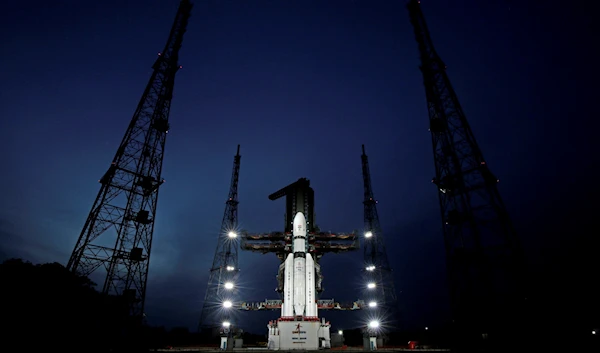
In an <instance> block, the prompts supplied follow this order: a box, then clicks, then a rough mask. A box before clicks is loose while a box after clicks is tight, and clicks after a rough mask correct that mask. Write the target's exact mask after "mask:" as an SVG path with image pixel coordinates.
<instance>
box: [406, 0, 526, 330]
mask: <svg viewBox="0 0 600 353" xmlns="http://www.w3.org/2000/svg"><path fill="white" fill-rule="evenodd" d="M407 8H408V11H409V14H410V20H411V22H412V25H413V27H414V32H415V36H416V40H417V43H418V47H419V52H420V57H421V66H420V69H421V72H422V74H423V79H424V85H425V93H426V100H427V109H428V112H429V123H430V127H429V130H430V132H431V138H432V143H433V152H434V162H435V171H436V176H435V178H434V179H433V183H434V184H435V185H436V186H437V188H438V190H439V193H438V195H439V201H440V208H441V216H442V224H443V235H444V242H445V248H446V258H447V265H448V275H449V280H450V292H451V300H452V309H453V310H452V311H453V314H452V315H453V321H454V324H455V328H457V329H458V330H459V332H460V333H461V334H465V335H471V337H479V338H482V337H487V335H488V333H489V334H491V333H492V332H493V331H496V332H501V331H504V329H503V328H501V327H500V326H498V325H515V321H516V320H515V319H514V317H513V318H512V320H510V319H508V318H507V316H506V315H510V314H509V313H511V312H512V313H514V310H518V309H516V308H518V307H519V306H520V304H521V301H522V300H523V299H524V294H523V292H522V289H523V287H522V284H523V282H522V277H521V273H522V270H523V267H522V254H521V250H520V245H519V244H518V240H517V237H516V234H515V231H514V229H513V227H512V224H511V222H510V219H509V216H508V213H507V211H506V208H505V206H504V204H503V202H502V199H501V198H500V194H499V192H498V189H497V182H498V180H497V179H496V177H495V176H494V175H492V173H491V171H490V170H489V169H488V165H487V164H486V162H485V160H484V158H483V155H482V153H481V151H480V149H479V146H478V145H477V143H476V141H475V137H474V135H473V132H472V131H471V129H470V127H469V124H468V123H467V119H466V117H465V114H464V112H463V110H462V108H461V106H460V103H459V101H458V98H457V95H456V93H455V92H454V90H453V88H452V85H451V84H450V80H449V78H448V75H447V73H446V65H445V64H444V62H443V61H442V59H441V58H440V57H439V55H438V54H437V53H436V51H435V49H434V47H433V43H432V40H431V37H430V34H429V30H428V29H427V25H426V22H425V18H424V16H423V13H422V11H421V8H420V1H417V0H411V1H409V2H408V4H407ZM517 315H518V314H517ZM490 337H491V336H490ZM467 341H468V340H467V339H466V338H465V339H464V342H467Z"/></svg>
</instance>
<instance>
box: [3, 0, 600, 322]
mask: <svg viewBox="0 0 600 353" xmlns="http://www.w3.org/2000/svg"><path fill="white" fill-rule="evenodd" d="M194 3H195V5H194V8H193V11H192V17H191V18H190V22H189V25H188V30H187V33H186V35H185V38H184V42H183V48H182V49H181V51H180V63H181V65H183V69H182V70H180V71H179V73H178V74H177V79H176V86H175V93H174V98H173V104H172V109H171V131H170V133H169V136H168V139H167V152H166V156H165V160H164V166H163V176H164V178H165V179H166V181H167V182H166V184H164V185H163V186H162V188H161V194H160V199H159V206H158V207H159V210H158V219H157V223H156V228H155V235H154V243H153V253H152V263H151V266H150V276H149V284H148V293H147V301H146V312H147V315H148V318H149V320H150V323H152V324H157V325H163V324H164V325H167V326H187V327H190V328H195V327H196V325H197V321H198V318H199V313H200V308H201V304H202V299H203V297H204V292H205V287H206V281H207V278H208V269H209V267H210V264H211V262H212V257H213V253H214V249H215V246H216V237H217V232H218V230H219V227H220V222H221V218H222V214H223V210H224V202H225V200H226V196H227V192H228V188H229V183H230V176H231V168H232V161H233V155H234V154H235V148H236V145H237V144H241V155H242V164H241V176H240V183H239V199H240V205H239V221H240V225H241V226H242V227H243V228H245V229H248V230H249V231H252V232H260V231H273V230H279V229H281V228H282V227H283V218H282V215H283V213H284V202H283V201H282V200H279V201H276V202H273V201H269V200H268V199H267V195H268V194H270V193H271V192H273V191H275V190H277V189H279V188H280V187H282V186H285V185H287V184H289V183H291V182H293V181H295V180H296V179H298V178H299V177H307V178H309V179H310V180H311V185H312V186H313V188H314V189H315V195H316V201H315V208H316V212H317V223H318V224H319V226H320V227H321V228H322V229H330V230H332V231H351V230H353V229H358V228H361V227H362V219H363V215H362V203H361V202H362V179H361V169H360V167H361V165H360V153H361V150H360V147H361V144H365V145H366V149H367V154H368V155H369V159H370V163H371V174H372V181H373V188H374V192H375V196H376V198H377V199H378V200H379V204H378V207H379V208H378V211H379V215H380V220H381V223H382V226H383V229H384V232H385V239H386V243H387V250H388V256H389V257H390V259H391V263H392V266H393V268H394V270H395V279H396V289H397V291H398V297H399V300H400V302H401V307H402V309H403V312H404V316H403V318H402V320H403V322H404V324H405V325H407V326H410V327H424V326H432V327H434V326H436V325H440V324H441V323H443V322H444V321H445V320H446V317H447V310H448V309H447V308H448V304H447V301H448V296H447V294H446V292H447V287H446V283H445V264H444V261H445V260H444V256H445V255H444V251H443V242H442V237H441V222H440V219H439V205H438V198H437V195H436V189H435V188H434V187H433V186H432V184H431V178H432V176H433V175H434V169H433V159H432V150H431V142H430V141H431V139H430V135H429V132H428V131H427V128H428V117H427V110H426V105H425V93H424V88H423V84H422V76H421V73H420V71H419V69H418V65H419V60H418V58H419V55H418V51H417V45H416V42H415V39H414V35H413V30H412V27H411V25H410V22H409V20H408V13H407V11H406V9H405V7H404V1H400V0H398V1H392V0H389V1H383V0H371V1H367V0H346V1H334V0H327V1H308V0H304V1H300V0H291V1H284V0H278V1H276V0H271V1H260V0H254V1H244V0H229V1H225V0H223V1H217V0H211V1H203V0H196V1H194ZM177 6H178V1H176V0H170V1H167V0H145V1H141V0H120V1H116V0H107V1H97V2H91V1H75V0H63V1H40V0H33V1H27V2H23V1H16V0H12V1H9V2H8V3H7V4H5V5H3V7H4V9H3V11H1V14H0V26H1V28H2V31H1V33H2V34H1V37H2V43H3V48H4V51H3V54H2V56H1V59H0V60H1V61H2V65H1V66H0V67H2V76H3V79H2V80H1V81H0V102H1V104H0V149H1V150H2V151H3V153H2V154H3V157H4V160H3V162H4V163H3V166H4V168H3V169H2V173H0V181H1V182H0V195H2V196H1V197H0V259H2V260H3V259H6V258H9V257H22V258H24V259H26V260H30V261H32V262H53V261H57V262H60V263H63V264H66V262H67V260H68V257H69V255H70V252H71V251H72V248H73V246H74V244H75V241H76V239H77V236H78V235H79V232H80V231H81V227H82V226H83V223H84V221H85V218H86V217H87V214H88V212H89V211H90V207H91V205H92V202H93V200H94V198H95V196H96V193H97V191H98V189H99V187H100V185H99V184H98V182H97V181H98V179H99V177H100V176H102V175H103V174H104V172H105V171H106V169H107V168H108V166H109V163H110V161H111V160H112V158H113V155H114V153H115V151H116V148H117V147H118V144H119V142H120V140H121V139H122V137H123V134H124V132H125V129H126V127H127V125H128V123H129V120H130V118H131V115H132V114H133V111H134V109H135V107H136V105H137V103H138V100H139V99H140V96H141V94H142V91H143V89H144V87H145V85H146V83H147V80H148V78H149V76H150V73H151V70H152V69H151V65H152V64H153V62H154V60H155V58H156V54H157V52H159V51H161V50H162V48H163V46H164V43H165V41H166V37H167V35H168V31H169V29H170V26H171V24H172V21H173V18H174V16H175V12H176V10H177ZM422 6H423V11H424V12H425V16H426V19H427V21H428V25H429V28H430V31H431V34H432V37H433V40H434V43H435V46H436V48H437V51H438V52H439V54H440V55H441V57H442V58H443V59H444V61H445V62H446V64H447V65H448V73H449V75H450V79H451V80H452V83H453V86H454V88H455V90H456V91H457V93H458V95H459V98H460V101H461V104H462V106H463V108H464V110H465V112H466V114H467V118H468V119H469V123H470V125H471V127H472V129H473V131H474V133H475V136H476V137H477V140H478V142H479V144H480V147H481V149H482V151H483V154H484V156H485V157H486V159H487V161H488V164H489V165H490V168H491V169H492V171H493V172H494V173H495V174H496V175H497V176H498V177H499V178H500V186H499V187H500V191H501V193H502V195H503V197H504V200H505V202H506V204H507V207H508V208H509V212H510V214H511V216H512V218H513V221H514V223H515V226H516V228H517V230H518V232H519V234H520V235H521V238H522V240H523V242H524V244H525V247H526V252H527V255H528V256H529V259H530V263H531V269H532V276H533V278H532V281H533V282H535V283H536V284H538V285H539V288H542V289H540V290H541V291H542V292H543V293H546V294H547V296H545V297H544V298H543V299H540V300H544V301H548V303H552V304H551V305H552V308H553V311H556V310H560V309H559V307H561V303H564V302H566V301H568V300H570V299H576V300H577V302H576V303H571V304H569V305H570V308H571V309H569V310H567V309H565V312H566V311H571V310H572V309H573V305H579V307H580V308H583V309H582V310H579V311H578V313H579V314H581V315H586V313H588V312H589V311H590V310H591V309H590V308H591V305H595V308H596V309H595V310H598V305H599V304H598V302H597V300H596V301H595V302H594V303H591V300H592V298H594V296H595V295H596V296H597V295H598V294H593V293H597V290H596V292H593V290H594V289H593V288H592V287H593V285H592V284H593V283H590V282H589V280H588V278H589V277H590V276H596V278H597V270H598V268H600V267H598V260H597V259H592V258H591V256H587V255H586V254H588V253H589V254H595V252H594V250H593V249H594V247H595V251H597V249H598V240H597V239H591V238H590V237H591V236H592V235H593V234H596V238H597V235H598V230H597V229H598V222H597V221H596V220H597V219H598V215H597V211H598V206H597V203H596V201H595V200H596V199H597V198H598V196H599V191H600V188H599V187H598V183H597V182H596V179H597V170H598V169H597V163H598V162H599V160H598V155H597V153H594V152H595V151H593V150H592V146H594V145H593V144H592V142H593V139H594V138H597V131H598V123H597V120H596V119H595V118H596V116H597V114H598V113H597V108H596V107H595V105H594V103H595V101H596V100H597V99H598V87H597V82H598V80H597V78H598V74H597V72H598V70H597V66H598V61H597V60H596V59H595V58H596V55H595V54H593V53H594V51H595V50H594V49H593V47H592V46H590V45H589V44H588V43H593V41H592V16H591V13H592V11H591V8H590V6H589V5H586V4H584V3H583V2H581V3H575V2H574V3H573V4H570V5H565V3H564V2H555V1H541V0H539V1H512V0H487V1H475V0H454V1H442V0H423V1H422ZM586 82H589V83H587V84H586ZM594 108H595V109H594ZM594 147H595V146H594ZM596 148H597V147H596ZM277 264H278V261H277V259H276V258H275V256H274V255H260V254H254V253H245V252H244V253H241V255H240V268H241V270H242V272H241V281H242V285H243V286H244V289H245V298H244V299H248V300H264V299H265V298H272V299H275V298H277V296H276V293H275V292H274V291H273V288H275V285H276V280H275V274H276V271H277ZM322 266H323V271H324V275H325V282H324V284H325V286H326V291H325V292H324V293H323V295H322V297H323V298H335V299H338V300H342V301H345V300H352V299H356V295H354V294H353V289H354V288H356V287H357V286H358V285H359V280H358V278H359V276H358V275H359V272H358V271H359V270H360V268H361V267H362V252H358V253H351V254H344V255H326V256H325V258H324V260H323V261H322ZM594 266H595V267H594ZM569 305H564V307H565V308H566V307H567V306H569ZM586 308H587V309H586ZM324 315H325V317H327V318H330V319H331V321H332V324H333V326H334V329H337V328H346V327H351V326H353V325H354V323H353V320H354V319H353V314H352V313H344V314H343V315H333V314H327V313H325V314H324ZM276 316H277V312H272V313H269V314H259V313H250V314H245V315H243V316H241V318H242V327H245V328H248V329H251V331H254V332H257V333H264V332H263V331H264V330H263V328H264V327H265V326H264V324H266V323H265V320H267V319H269V318H274V317H276ZM257 325H258V326H257ZM344 326H345V327H344Z"/></svg>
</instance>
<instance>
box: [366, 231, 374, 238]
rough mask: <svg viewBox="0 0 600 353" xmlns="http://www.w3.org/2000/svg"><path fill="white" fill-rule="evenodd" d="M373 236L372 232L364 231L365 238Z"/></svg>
mask: <svg viewBox="0 0 600 353" xmlns="http://www.w3.org/2000/svg"><path fill="white" fill-rule="evenodd" d="M372 236H373V232H366V233H365V238H370V237H372Z"/></svg>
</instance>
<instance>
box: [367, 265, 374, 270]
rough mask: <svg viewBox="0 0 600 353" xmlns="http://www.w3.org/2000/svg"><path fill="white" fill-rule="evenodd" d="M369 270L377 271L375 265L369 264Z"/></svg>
mask: <svg viewBox="0 0 600 353" xmlns="http://www.w3.org/2000/svg"><path fill="white" fill-rule="evenodd" d="M366 270H367V271H375V265H371V266H367V268H366Z"/></svg>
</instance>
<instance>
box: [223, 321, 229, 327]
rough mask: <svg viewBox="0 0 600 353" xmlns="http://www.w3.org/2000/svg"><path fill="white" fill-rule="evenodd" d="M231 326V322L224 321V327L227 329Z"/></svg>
mask: <svg viewBox="0 0 600 353" xmlns="http://www.w3.org/2000/svg"><path fill="white" fill-rule="evenodd" d="M229 326H231V322H229V321H223V327H225V328H227V327H229Z"/></svg>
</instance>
